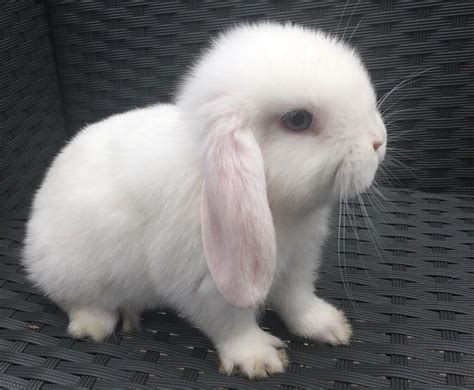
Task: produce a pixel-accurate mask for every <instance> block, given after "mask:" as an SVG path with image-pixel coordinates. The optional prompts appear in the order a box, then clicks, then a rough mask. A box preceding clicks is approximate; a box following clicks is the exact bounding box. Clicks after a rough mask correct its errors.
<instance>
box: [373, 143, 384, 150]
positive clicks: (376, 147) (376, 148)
mask: <svg viewBox="0 0 474 390" xmlns="http://www.w3.org/2000/svg"><path fill="white" fill-rule="evenodd" d="M372 146H373V147H374V150H375V151H377V150H379V149H380V147H381V146H382V142H380V141H374V142H373V143H372Z"/></svg>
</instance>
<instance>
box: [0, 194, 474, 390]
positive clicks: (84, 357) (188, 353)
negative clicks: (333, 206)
mask: <svg viewBox="0 0 474 390" xmlns="http://www.w3.org/2000/svg"><path fill="white" fill-rule="evenodd" d="M383 192H384V194H385V196H386V198H387V199H386V200H383V201H382V204H383V209H382V208H378V209H377V210H376V209H375V208H374V207H373V206H372V204H376V203H375V201H374V200H373V199H372V198H370V199H369V198H368V197H366V198H365V199H364V205H365V209H366V211H367V213H368V214H369V215H370V217H371V223H372V224H373V229H374V230H370V231H369V230H368V229H367V224H366V220H365V219H364V218H363V211H364V208H362V207H360V206H357V204H352V205H351V207H350V212H348V213H347V214H350V215H351V217H350V218H349V217H346V218H345V221H346V223H345V224H346V229H345V230H343V231H344V233H341V242H340V249H341V252H343V254H341V256H340V258H339V259H338V256H337V247H338V245H337V242H338V240H337V229H334V234H333V235H332V237H331V238H330V240H329V242H328V245H327V248H326V255H325V262H324V267H323V272H322V275H321V277H320V281H319V283H318V287H319V290H320V294H321V295H322V296H324V297H326V298H328V299H329V300H330V301H332V302H333V303H335V304H336V305H338V306H340V307H343V308H344V310H345V311H346V313H347V315H348V316H349V318H350V319H351V322H352V325H353V327H354V337H353V341H352V342H351V344H350V345H349V346H348V347H341V348H334V347H329V346H325V345H314V344H311V343H307V342H305V341H304V340H302V339H298V338H295V337H293V336H291V335H290V334H289V333H288V331H287V330H286V329H285V327H284V326H283V325H282V323H281V322H280V321H279V320H278V318H277V317H276V315H275V314H274V313H272V312H271V311H267V314H266V316H265V318H264V320H263V324H264V327H265V328H267V329H268V330H270V331H271V332H272V333H273V334H275V335H277V336H279V337H282V338H283V339H284V340H287V341H288V347H289V355H290V366H289V369H288V373H286V374H284V375H278V376H275V377H273V378H270V379H268V380H262V381H259V382H250V381H248V380H245V379H242V378H235V377H224V376H220V375H219V374H218V372H217V365H218V361H217V356H216V353H215V351H214V350H213V346H212V345H211V343H210V342H209V341H208V339H206V338H205V337H204V336H203V335H202V334H201V333H200V332H199V331H197V330H195V329H193V328H192V327H191V326H190V325H189V324H187V323H186V322H185V321H184V320H182V319H180V318H178V317H176V316H175V315H173V314H170V313H167V312H165V311H163V312H162V311H157V312H151V313H147V314H146V315H145V317H144V321H143V329H142V330H141V331H139V332H136V333H134V334H132V335H123V334H122V333H121V332H120V331H117V333H116V335H115V337H114V338H113V339H112V340H111V341H110V342H108V343H105V344H95V343H92V342H88V341H79V340H73V339H71V338H69V337H68V336H67V334H66V333H65V326H66V325H67V319H66V317H65V315H64V314H63V313H62V312H60V311H59V310H58V309H57V308H56V307H55V306H54V305H53V304H51V303H50V302H49V301H48V300H47V299H45V298H43V297H42V296H41V295H39V294H38V292H37V291H36V290H35V289H34V288H32V287H31V286H30V285H29V284H28V283H26V282H25V278H24V275H23V273H22V271H21V268H20V266H19V263H18V260H17V259H16V253H17V248H18V246H19V244H20V242H21V238H22V226H23V216H18V218H17V219H12V220H10V221H7V222H5V223H3V224H2V225H1V228H0V229H1V230H0V387H1V386H5V387H7V388H22V389H23V388H28V389H38V388H44V389H48V388H54V387H55V386H56V388H64V387H65V386H66V385H68V386H78V387H92V388H116V389H118V388H145V387H146V386H148V387H155V388H157V387H158V388H167V387H168V388H208V387H209V388H211V387H214V388H215V387H218V386H221V387H234V388H249V387H252V388H262V389H264V388H265V389H267V388H270V387H274V386H285V388H307V389H315V388H331V389H357V388H375V389H459V388H474V327H473V323H474V251H473V249H474V198H472V197H470V198H469V197H466V196H448V195H432V194H427V193H421V192H408V191H397V192H393V191H389V190H384V191H383ZM377 204H378V203H377ZM346 211H348V209H346ZM336 221H337V218H336ZM349 221H350V225H351V226H354V225H355V226H356V227H357V229H356V230H355V231H354V230H353V228H352V227H349V226H348V225H349ZM341 225H343V223H342V222H341ZM369 225H370V224H369ZM355 232H357V234H356V233H355ZM374 235H375V238H374ZM356 238H358V241H357V240H356ZM373 242H377V243H378V244H377V246H374V244H373ZM343 281H344V282H343ZM347 291H349V292H347ZM349 297H350V299H349ZM163 310H165V309H163Z"/></svg>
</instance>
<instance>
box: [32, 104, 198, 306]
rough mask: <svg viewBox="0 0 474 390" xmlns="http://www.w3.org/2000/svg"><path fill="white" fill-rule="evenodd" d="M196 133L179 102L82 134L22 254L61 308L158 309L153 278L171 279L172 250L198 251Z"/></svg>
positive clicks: (45, 191) (43, 192)
mask: <svg viewBox="0 0 474 390" xmlns="http://www.w3.org/2000/svg"><path fill="white" fill-rule="evenodd" d="M190 133H191V132H190V129H185V128H183V126H182V125H181V120H180V117H179V113H178V112H177V110H176V108H175V106H172V105H158V106H152V107H148V108H145V109H140V110H133V111H130V112H127V113H124V114H120V115H116V116H112V117H110V118H108V119H105V120H104V121H101V122H98V123H96V124H93V125H90V126H88V127H86V128H85V129H84V130H82V131H81V132H80V133H79V134H78V135H77V136H76V137H75V138H74V139H73V140H72V141H71V142H70V143H69V144H68V145H67V146H66V147H65V148H64V149H63V150H62V151H61V153H60V154H59V155H58V156H57V158H56V159H55V161H54V162H53V164H52V166H51V168H50V169H49V171H48V172H47V175H46V177H45V180H44V182H43V184H42V186H41V188H40V189H39V191H38V193H37V194H36V197H35V201H34V204H33V210H32V215H31V218H30V221H29V223H28V227H27V236H26V240H25V248H24V256H23V258H24V264H25V266H26V268H27V271H28V273H29V275H30V279H31V280H32V281H33V282H35V283H36V284H37V285H39V287H40V288H41V289H42V290H43V291H45V292H47V293H48V295H50V297H51V298H53V300H55V301H56V302H57V303H59V304H63V306H67V305H68V304H69V302H74V303H77V302H81V301H83V302H91V301H93V302H95V303H96V304H97V305H99V306H107V307H108V306H117V305H118V306H127V305H130V306H136V305H137V304H138V302H140V303H141V304H142V305H143V306H144V307H149V306H152V305H156V295H160V292H159V291H155V290H156V285H157V284H156V280H155V281H154V283H152V282H151V280H152V279H156V278H160V277H163V278H164V279H166V280H169V277H167V275H166V274H167V273H169V272H177V271H176V270H174V269H173V270H172V269H171V266H173V263H172V264H171V265H170V264H168V258H170V256H171V254H174V256H175V257H176V251H180V250H183V249H187V250H188V252H189V251H192V250H195V246H196V244H195V242H196V239H195V238H194V237H193V234H194V233H195V231H197V230H198V223H197V222H196V221H198V218H197V212H198V210H196V209H197V204H198V194H199V186H198V185H197V183H198V182H199V176H200V173H199V160H198V155H197V153H196V148H195V143H194V141H193V139H192V134H190ZM177 231H178V232H180V234H176V232H177ZM185 239H186V240H185ZM178 257H179V256H178ZM181 257H182V256H181ZM176 267H178V269H179V264H176V262H175V261H174V268H176ZM164 284H166V283H165V281H164V282H163V283H162V284H161V286H163V285H164ZM163 287H165V286H163ZM161 295H163V294H161ZM148 300H149V302H148Z"/></svg>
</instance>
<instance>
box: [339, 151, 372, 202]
mask: <svg viewBox="0 0 474 390" xmlns="http://www.w3.org/2000/svg"><path fill="white" fill-rule="evenodd" d="M377 168H378V163H377V162H374V161H369V160H362V161H351V159H343V160H342V161H341V162H340V163H339V164H338V166H337V168H336V169H335V172H334V176H333V181H332V194H333V197H334V200H335V201H339V200H340V199H347V198H352V197H354V196H357V195H360V194H361V193H363V192H365V191H366V190H367V189H368V188H369V187H370V186H371V185H372V182H373V180H374V178H375V173H376V172H377Z"/></svg>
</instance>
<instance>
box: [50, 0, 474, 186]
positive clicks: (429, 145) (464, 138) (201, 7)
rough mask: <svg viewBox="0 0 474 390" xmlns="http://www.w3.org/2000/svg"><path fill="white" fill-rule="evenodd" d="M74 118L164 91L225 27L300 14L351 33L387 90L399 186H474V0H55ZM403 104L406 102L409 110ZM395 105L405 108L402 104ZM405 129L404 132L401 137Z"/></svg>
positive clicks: (87, 118)
mask: <svg viewBox="0 0 474 390" xmlns="http://www.w3.org/2000/svg"><path fill="white" fill-rule="evenodd" d="M49 9H50V13H51V20H52V23H53V31H54V42H55V50H56V56H57V59H58V67H59V70H60V73H61V83H62V86H63V91H64V97H65V106H66V111H67V115H68V120H69V123H70V124H71V130H72V131H75V130H77V129H78V128H79V127H80V126H82V125H83V124H84V123H90V122H93V121H95V120H97V119H99V118H102V117H104V116H106V115H108V114H111V113H113V112H118V111H124V110H126V109H129V108H130V107H132V106H140V105H144V104H149V103H155V102H156V101H157V100H162V101H166V100H169V99H170V97H171V96H172V94H173V92H174V90H175V85H176V83H177V81H178V80H179V79H180V77H182V75H183V73H184V71H185V69H186V67H187V66H189V65H190V64H191V63H192V59H193V57H194V56H195V55H196V54H197V53H199V51H200V49H201V48H202V47H204V46H206V44H207V43H208V40H209V37H210V36H211V35H212V34H214V33H216V32H217V31H219V30H221V29H223V28H226V27H228V26H230V25H232V24H233V23H235V22H239V21H243V20H260V19H271V20H279V21H295V22H298V23H302V24H305V25H308V26H313V27H320V28H323V29H324V30H327V31H330V32H333V33H337V34H338V35H339V36H341V37H345V38H346V39H347V40H349V39H350V40H351V42H352V43H353V44H355V45H356V46H357V47H358V48H359V50H360V51H361V53H362V56H363V58H364V60H365V62H366V63H367V65H368V67H369V69H370V71H371V73H372V76H373V80H374V82H375V84H376V86H377V90H378V92H379V95H380V96H382V95H383V94H384V93H385V92H387V91H389V90H390V89H391V88H392V87H394V86H396V85H397V84H398V83H399V82H400V81H403V80H405V79H407V78H408V77H410V76H412V75H416V74H417V72H424V73H422V74H420V75H419V76H417V77H414V78H413V79H412V80H411V81H412V82H410V83H409V84H408V85H407V86H405V87H404V88H402V89H401V90H399V91H398V92H396V93H393V94H391V95H390V97H389V98H388V99H387V100H386V101H385V102H384V104H383V106H382V107H383V109H384V110H385V109H387V110H388V111H387V113H386V117H387V120H388V121H389V122H391V124H390V126H389V127H390V130H391V133H392V134H393V135H394V137H393V138H392V140H393V142H392V143H391V145H390V146H392V147H395V148H397V149H400V150H401V151H400V152H397V151H394V150H392V152H391V155H392V157H396V158H397V159H399V160H401V161H402V162H403V164H405V165H408V166H409V169H405V168H404V167H403V166H402V165H401V164H397V163H394V164H393V166H392V168H391V170H392V173H393V176H395V177H396V180H395V181H394V182H393V183H392V184H393V185H395V186H397V187H399V188H407V187H411V188H418V189H421V190H423V191H437V192H449V191H451V192H460V193H466V192H469V193H474V137H473V126H472V123H474V98H473V96H474V77H472V75H473V74H474V30H473V29H474V2H473V1H470V0H466V1H459V0H451V1H446V0H428V1H406V0H380V1H379V0H377V1H375V0H373V1H371V0H327V1H309V0H293V1H289V0H230V1H209V0H201V1H197V0H183V1H179V0H178V1H177V0H175V1H170V0H166V1H120V0H108V1H105V0H104V1H94V2H90V1H87V2H86V1H84V2H77V1H71V0H50V1H49ZM401 110H403V111H401ZM397 111H400V112H399V113H398V114H397V113H396V112H397ZM395 137H396V139H395Z"/></svg>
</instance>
